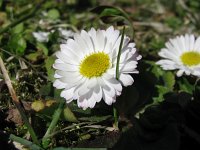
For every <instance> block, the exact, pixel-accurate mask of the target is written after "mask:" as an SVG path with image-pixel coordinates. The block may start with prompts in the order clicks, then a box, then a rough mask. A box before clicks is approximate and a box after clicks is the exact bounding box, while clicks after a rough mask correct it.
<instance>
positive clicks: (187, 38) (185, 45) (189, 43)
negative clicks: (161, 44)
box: [157, 34, 200, 77]
mask: <svg viewBox="0 0 200 150" xmlns="http://www.w3.org/2000/svg"><path fill="white" fill-rule="evenodd" d="M165 46H166V48H163V49H161V51H160V52H159V53H158V54H159V55H160V56H161V57H163V59H162V60H160V61H158V62H157V64H159V65H161V67H162V68H163V69H164V70H176V69H177V70H178V71H177V76H179V77H180V76H182V75H183V74H184V73H185V74H186V75H194V76H198V77H199V76H200V37H198V38H197V39H195V37H194V35H188V34H186V35H184V36H183V35H181V36H177V37H176V38H174V39H170V40H169V41H168V42H167V43H166V44H165Z"/></svg>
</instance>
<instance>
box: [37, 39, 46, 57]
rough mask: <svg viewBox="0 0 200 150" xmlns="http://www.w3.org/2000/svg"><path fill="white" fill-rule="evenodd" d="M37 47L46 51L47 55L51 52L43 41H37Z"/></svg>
mask: <svg viewBox="0 0 200 150" xmlns="http://www.w3.org/2000/svg"><path fill="white" fill-rule="evenodd" d="M37 49H39V50H42V51H43V53H44V54H45V55H46V56H48V52H49V51H48V49H47V47H46V46H45V45H44V44H43V43H40V42H38V43H37Z"/></svg>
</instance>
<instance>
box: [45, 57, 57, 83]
mask: <svg viewBox="0 0 200 150" xmlns="http://www.w3.org/2000/svg"><path fill="white" fill-rule="evenodd" d="M54 61H55V58H54V57H48V58H47V59H46V60H45V68H46V70H47V75H48V80H50V81H54V80H55V79H54V69H53V68H52V66H53V64H54Z"/></svg>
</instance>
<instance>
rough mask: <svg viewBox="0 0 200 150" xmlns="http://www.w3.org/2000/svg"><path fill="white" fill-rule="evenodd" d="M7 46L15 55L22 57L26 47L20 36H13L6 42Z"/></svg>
mask: <svg viewBox="0 0 200 150" xmlns="http://www.w3.org/2000/svg"><path fill="white" fill-rule="evenodd" d="M8 46H9V48H10V49H11V51H13V52H15V53H16V54H17V55H23V54H24V52H25V49H26V46H27V45H26V41H25V39H24V38H23V37H22V35H21V34H14V35H13V36H11V39H10V40H9V42H8Z"/></svg>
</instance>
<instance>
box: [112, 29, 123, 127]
mask: <svg viewBox="0 0 200 150" xmlns="http://www.w3.org/2000/svg"><path fill="white" fill-rule="evenodd" d="M124 33H125V27H123V31H122V37H121V41H120V45H119V51H118V54H117V65H116V79H117V80H119V62H120V56H121V51H122V45H123V41H124ZM113 116H114V126H115V128H116V129H118V114H117V109H116V108H115V107H114V106H113Z"/></svg>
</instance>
